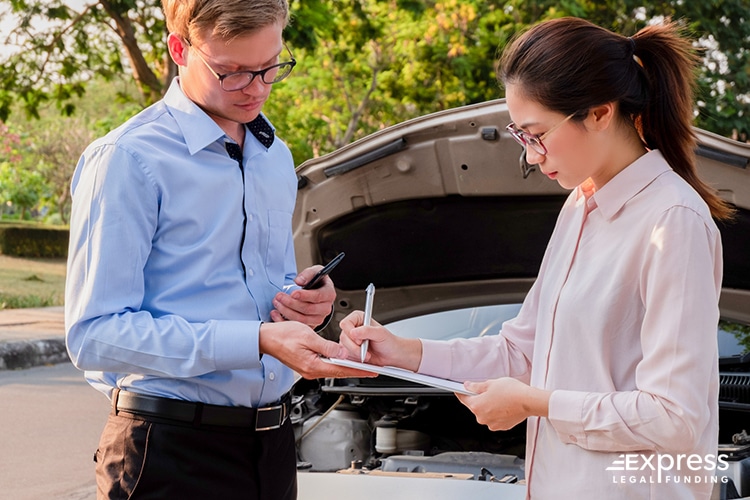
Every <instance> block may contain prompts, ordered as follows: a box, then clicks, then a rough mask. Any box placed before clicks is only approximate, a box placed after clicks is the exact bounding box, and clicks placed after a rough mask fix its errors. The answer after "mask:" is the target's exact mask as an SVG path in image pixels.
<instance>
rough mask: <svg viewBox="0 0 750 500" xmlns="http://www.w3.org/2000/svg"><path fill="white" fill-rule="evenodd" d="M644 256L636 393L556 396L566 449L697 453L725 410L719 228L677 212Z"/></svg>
mask: <svg viewBox="0 0 750 500" xmlns="http://www.w3.org/2000/svg"><path fill="white" fill-rule="evenodd" d="M643 251H644V252H645V258H644V261H643V262H644V265H643V268H642V269H641V272H640V276H639V280H640V294H641V300H642V301H643V306H644V308H645V313H644V318H643V323H642V328H641V332H640V343H641V348H642V351H643V357H642V359H641V360H640V361H639V362H638V363H637V366H636V367H635V383H636V389H635V390H632V391H626V392H611V393H591V392H579V391H567V390H556V391H554V392H553V393H552V396H551V399H550V406H549V421H550V423H551V425H552V426H553V428H554V429H555V431H556V432H557V434H558V436H559V437H560V439H561V440H562V441H563V442H564V443H574V444H577V445H578V446H580V447H582V448H585V449H589V450H598V451H636V450H643V449H651V450H656V451H663V450H667V451H671V452H676V451H677V452H680V451H690V450H692V449H694V446H695V445H696V443H697V442H698V441H699V440H700V438H701V436H702V435H703V434H704V432H705V431H706V430H707V429H706V427H707V426H708V425H709V422H710V418H711V413H712V405H716V404H718V403H717V401H716V397H715V396H716V395H717V392H716V391H717V387H715V386H716V385H717V377H718V375H717V373H718V367H717V363H718V361H717V360H718V358H717V356H718V354H717V344H716V328H717V323H718V319H719V311H718V298H719V293H720V290H721V276H722V258H721V240H720V236H719V233H718V230H717V229H716V227H715V225H713V224H712V223H711V222H710V221H706V220H705V219H704V218H703V217H702V216H701V215H700V214H698V213H696V212H695V211H693V210H692V209H690V208H687V207H680V206H678V207H673V208H671V209H669V210H667V211H666V212H665V213H664V214H662V215H661V216H660V218H659V219H658V221H657V223H656V224H655V226H654V227H653V230H652V231H651V235H650V243H649V245H648V248H644V249H643ZM707 396H708V397H707Z"/></svg>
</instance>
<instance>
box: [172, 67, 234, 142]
mask: <svg viewBox="0 0 750 500" xmlns="http://www.w3.org/2000/svg"><path fill="white" fill-rule="evenodd" d="M164 103H165V104H166V105H167V107H168V108H169V111H170V113H171V114H172V116H173V117H174V119H175V121H176V122H177V126H178V127H180V131H181V132H182V135H183V136H184V137H185V144H186V145H187V148H188V151H189V152H190V154H191V155H194V154H195V153H197V152H198V151H200V150H202V149H205V148H206V147H207V146H208V145H209V144H212V143H214V142H216V141H217V140H218V139H220V138H222V137H224V136H225V135H226V134H225V133H224V131H223V130H222V129H221V127H219V125H218V124H217V123H216V122H215V121H213V120H212V119H211V117H210V116H208V115H207V114H206V112H205V111H203V110H202V109H201V108H200V107H198V105H197V104H195V103H194V102H193V101H191V100H190V99H188V98H187V96H185V94H184V93H183V92H182V89H181V88H180V84H179V77H178V78H175V79H174V80H172V84H171V85H170V86H169V89H168V90H167V93H166V94H165V95H164Z"/></svg>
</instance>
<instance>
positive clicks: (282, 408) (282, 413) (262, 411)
mask: <svg viewBox="0 0 750 500" xmlns="http://www.w3.org/2000/svg"><path fill="white" fill-rule="evenodd" d="M271 411H275V412H278V416H279V420H278V423H275V424H271V425H268V423H267V422H261V419H263V420H267V419H269V418H273V415H271V414H269V415H266V414H267V412H271ZM261 416H263V417H261ZM288 416H289V415H288V414H287V407H286V404H285V403H281V404H280V405H276V406H267V407H265V408H258V409H257V411H256V413H255V430H256V431H272V430H275V429H278V428H280V427H281V426H282V425H284V422H286V419H287V417H288ZM261 425H263V427H260V426H261Z"/></svg>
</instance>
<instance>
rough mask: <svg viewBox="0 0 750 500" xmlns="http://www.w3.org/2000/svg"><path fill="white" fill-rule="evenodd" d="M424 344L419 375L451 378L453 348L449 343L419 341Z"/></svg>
mask: <svg viewBox="0 0 750 500" xmlns="http://www.w3.org/2000/svg"><path fill="white" fill-rule="evenodd" d="M419 340H420V342H422V360H421V361H420V363H419V370H418V371H419V373H423V374H425V375H431V376H433V377H442V378H450V374H451V367H452V366H453V364H452V363H451V346H450V343H448V342H440V341H436V340H427V339H419Z"/></svg>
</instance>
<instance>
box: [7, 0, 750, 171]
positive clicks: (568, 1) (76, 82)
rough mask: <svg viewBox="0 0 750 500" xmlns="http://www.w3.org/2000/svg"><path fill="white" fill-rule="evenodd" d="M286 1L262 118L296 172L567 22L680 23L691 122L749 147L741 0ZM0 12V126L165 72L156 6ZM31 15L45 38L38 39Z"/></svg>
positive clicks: (435, 104)
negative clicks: (279, 51) (16, 110)
mask: <svg viewBox="0 0 750 500" xmlns="http://www.w3.org/2000/svg"><path fill="white" fill-rule="evenodd" d="M289 1H290V10H291V13H292V22H291V24H290V26H289V27H288V29H287V31H286V33H285V36H286V38H287V40H288V41H289V43H290V46H291V48H292V49H293V51H294V53H295V56H296V57H297V59H298V61H299V64H298V66H297V68H296V69H295V71H294V73H293V75H292V77H291V78H289V79H287V80H286V81H284V82H283V83H281V84H278V85H276V86H275V88H274V91H273V94H272V98H271V99H270V100H269V102H268V103H267V105H266V107H265V112H266V113H267V114H268V116H269V117H270V118H271V119H272V121H273V123H274V125H275V126H276V127H277V128H278V132H279V135H280V137H282V138H283V139H285V140H286V141H287V142H288V144H289V145H290V147H291V149H292V152H293V154H294V158H295V162H296V163H301V162H302V161H304V160H306V159H308V158H310V157H312V156H317V155H322V154H325V153H328V152H330V151H332V150H334V149H336V148H339V147H341V146H343V145H345V144H348V143H349V142H352V141H354V140H356V139H359V138H361V137H363V136H365V135H367V134H369V133H372V132H374V131H376V130H379V129H382V128H384V127H386V126H389V125H392V124H394V123H397V122H400V121H403V120H405V119H408V118H413V117H416V116H419V115H423V114H425V113H430V112H434V111H439V110H442V109H446V108H452V107H456V106H461V105H464V104H469V103H475V102H479V101H484V100H488V99H493V98H496V97H501V96H502V95H503V90H502V89H501V88H499V87H498V84H497V82H496V79H495V75H494V63H495V61H496V60H497V57H498V54H499V52H500V51H502V49H503V48H504V47H505V45H506V44H507V43H508V41H509V40H510V39H511V38H512V37H513V36H515V35H516V34H517V33H519V32H520V31H522V30H524V29H526V28H527V27H528V26H529V25H531V24H533V23H536V22H538V21H542V20H545V19H550V18H556V17H561V16H566V15H573V16H578V17H583V18H587V19H589V20H591V21H592V22H594V23H596V24H599V25H601V26H604V27H607V28H609V29H612V30H614V31H617V32H620V33H623V34H626V35H630V34H633V33H635V32H636V31H637V30H638V29H640V28H642V27H643V26H645V25H646V24H647V23H648V22H649V19H652V18H657V17H659V16H664V15H670V16H673V17H675V18H679V19H683V20H684V21H685V22H686V23H687V24H688V25H689V26H690V28H691V30H692V32H693V33H695V35H696V37H697V38H700V40H701V41H700V43H701V44H702V45H703V46H706V47H710V48H708V49H707V50H705V52H704V56H705V62H706V64H705V67H704V68H703V70H702V72H701V74H700V100H699V102H698V110H699V115H698V118H697V122H696V123H697V125H699V126H701V127H703V128H706V129H708V130H711V131H714V132H718V133H720V134H723V135H727V136H734V137H737V138H739V139H741V140H746V139H747V134H748V127H750V125H748V124H749V123H750V120H747V114H748V111H750V110H749V109H748V107H749V106H750V49H748V47H750V22H748V18H749V17H750V5H749V4H748V2H747V0H710V1H706V2H686V1H684V0H656V1H654V2H648V5H644V3H643V2H642V1H641V0H539V1H535V2H528V1H525V0H429V1H424V0H422V1H419V0H351V1H347V2H341V1H339V0H289ZM1 6H6V7H8V8H9V10H10V11H11V12H14V13H15V14H16V15H17V16H18V18H19V25H18V26H17V28H16V29H15V30H14V31H13V33H12V34H11V36H10V37H9V40H8V42H9V44H10V45H15V46H17V47H19V48H20V49H19V52H17V53H16V54H14V55H13V56H11V57H9V58H8V60H7V61H4V64H3V65H2V68H1V69H0V118H2V117H4V116H7V114H8V113H10V112H11V110H12V109H13V108H12V105H13V103H14V102H21V103H22V104H23V107H24V108H25V109H26V111H27V112H28V113H30V114H31V115H32V116H39V115H40V110H43V109H44V108H45V106H48V103H54V104H55V106H56V107H57V109H58V111H59V112H61V113H63V114H70V113H73V112H74V109H75V108H76V107H77V106H79V105H80V104H79V103H80V99H79V98H78V96H80V95H81V93H82V92H83V91H84V90H86V95H87V96H88V95H89V91H88V86H89V85H90V82H92V81H100V80H92V78H93V76H94V75H99V76H100V77H102V78H104V79H117V78H121V79H126V80H129V81H131V82H135V86H136V88H137V89H138V93H139V94H140V99H139V100H138V101H137V103H138V105H139V106H145V105H147V104H149V103H150V102H152V101H153V100H155V99H156V98H158V96H159V93H160V92H161V91H163V90H164V88H165V85H166V83H167V80H168V78H169V76H170V75H171V74H172V73H171V71H173V69H174V67H173V65H168V64H167V62H166V61H167V58H166V46H165V39H166V37H165V26H164V21H163V17H162V14H161V11H160V9H159V0H141V1H137V2H136V1H133V0H100V1H99V2H95V3H92V5H90V6H88V7H85V8H84V9H83V10H82V11H80V12H77V11H74V10H73V9H71V8H70V7H68V6H66V5H65V3H64V2H63V1H62V0H0V7H1ZM40 20H47V21H48V23H49V26H50V27H49V29H45V30H43V31H40V30H39V28H38V26H39V24H38V22H39V21H40ZM35 23H37V24H35ZM35 26H36V27H35ZM111 28H116V29H114V30H113V29H111ZM128 33H130V34H132V35H133V37H132V38H129V37H128V36H126V35H127V34H128ZM133 41H135V43H134V42H133ZM122 55H124V56H125V58H123V57H122ZM104 109H109V110H110V112H112V119H111V120H106V119H105V120H103V121H99V122H98V123H99V124H100V127H99V128H98V129H96V135H101V134H102V133H104V132H106V131H107V130H109V129H110V128H113V127H114V126H115V125H117V124H119V123H121V121H122V118H123V117H125V116H127V115H130V114H131V113H130V111H129V110H128V111H127V112H121V109H122V108H120V107H117V106H111V105H109V106H106V105H105V107H104ZM89 130H90V128H89Z"/></svg>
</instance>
